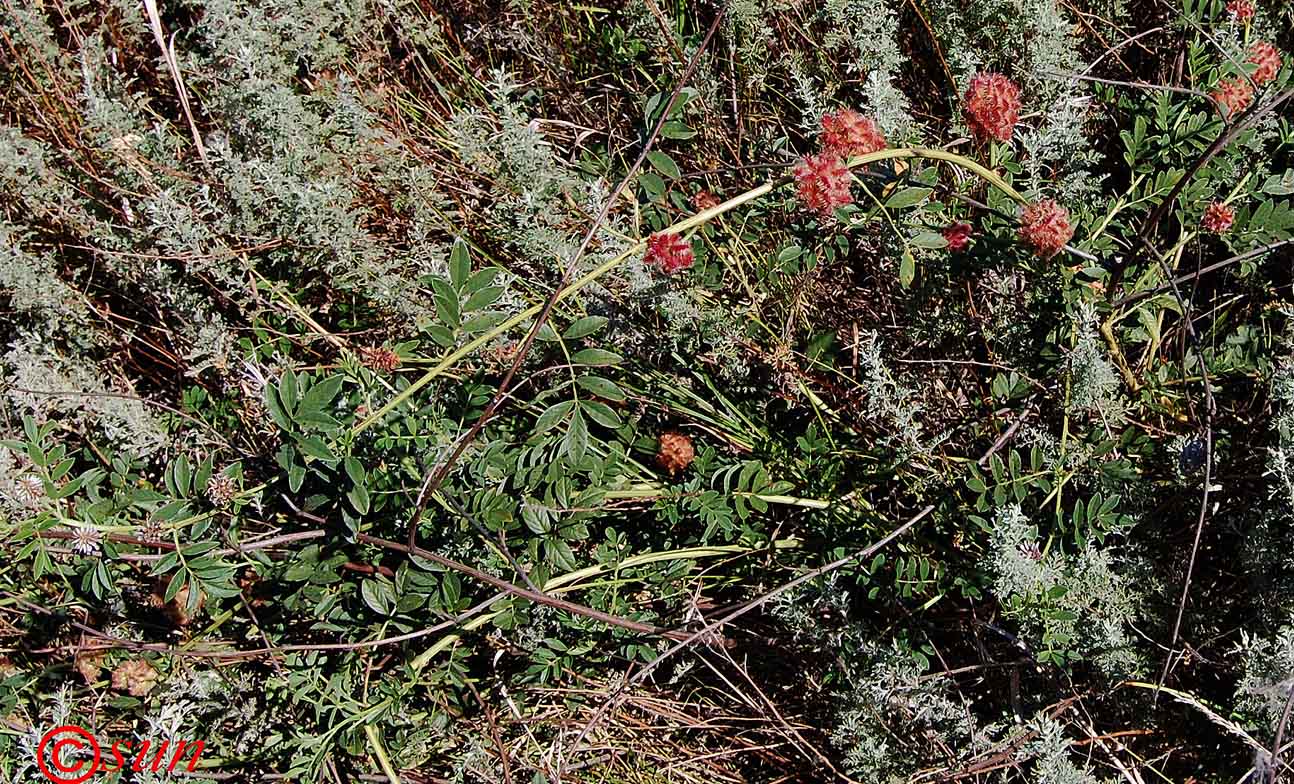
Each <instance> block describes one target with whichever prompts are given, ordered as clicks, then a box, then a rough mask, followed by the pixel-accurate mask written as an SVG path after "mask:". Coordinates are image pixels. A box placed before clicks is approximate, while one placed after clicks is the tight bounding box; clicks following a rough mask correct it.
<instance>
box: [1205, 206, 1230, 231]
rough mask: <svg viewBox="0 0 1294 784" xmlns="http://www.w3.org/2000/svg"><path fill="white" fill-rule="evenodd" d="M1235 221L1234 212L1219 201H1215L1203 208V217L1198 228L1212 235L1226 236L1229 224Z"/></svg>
mask: <svg viewBox="0 0 1294 784" xmlns="http://www.w3.org/2000/svg"><path fill="white" fill-rule="evenodd" d="M1235 219H1236V211H1235V210H1233V209H1231V208H1230V207H1228V206H1227V205H1225V204H1223V203H1222V202H1220V201H1215V202H1213V203H1212V204H1210V205H1209V206H1207V207H1205V208H1204V217H1203V218H1201V219H1200V227H1201V228H1202V229H1204V230H1205V231H1208V232H1212V233H1214V234H1226V233H1227V231H1228V230H1230V229H1231V223H1232V221H1234V220H1235Z"/></svg>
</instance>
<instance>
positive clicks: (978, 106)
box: [964, 73, 1020, 142]
mask: <svg viewBox="0 0 1294 784" xmlns="http://www.w3.org/2000/svg"><path fill="white" fill-rule="evenodd" d="M964 112H965V114H966V124H967V125H968V126H970V130H971V133H972V134H973V135H974V136H975V138H977V139H979V140H980V141H985V140H987V139H997V140H998V141H1000V142H1006V141H1010V140H1011V132H1012V131H1013V130H1015V124H1016V122H1017V121H1018V120H1019V119H1020V88H1019V87H1017V86H1016V85H1015V83H1014V82H1012V81H1011V80H1010V79H1008V78H1006V77H1005V76H1003V75H1002V74H1000V73H981V74H975V76H974V78H972V79H971V83H970V89H968V90H967V91H966V106H965V109H964Z"/></svg>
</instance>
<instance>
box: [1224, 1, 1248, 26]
mask: <svg viewBox="0 0 1294 784" xmlns="http://www.w3.org/2000/svg"><path fill="white" fill-rule="evenodd" d="M1227 13H1229V14H1231V15H1232V16H1234V17H1235V18H1236V19H1238V20H1240V21H1241V22H1248V21H1249V20H1250V19H1253V18H1254V4H1253V3H1251V2H1249V0H1230V2H1228V3H1227Z"/></svg>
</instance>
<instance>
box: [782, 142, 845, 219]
mask: <svg viewBox="0 0 1294 784" xmlns="http://www.w3.org/2000/svg"><path fill="white" fill-rule="evenodd" d="M851 182H852V180H851V178H850V174H849V168H848V167H846V166H845V164H844V161H842V160H840V156H838V155H833V154H831V153H829V152H823V153H820V154H818V155H810V156H808V157H806V158H804V159H802V160H801V161H800V162H799V163H798V164H796V166H795V185H796V188H797V189H798V191H799V194H800V201H802V202H804V203H805V205H806V206H808V207H809V208H810V209H813V210H817V212H818V214H820V215H822V217H824V218H830V217H831V216H832V214H833V213H834V212H835V209H836V208H837V207H843V206H845V205H846V204H852V203H853V201H854V197H853V196H852V195H850V193H849V185H850V183H851Z"/></svg>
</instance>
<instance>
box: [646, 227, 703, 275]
mask: <svg viewBox="0 0 1294 784" xmlns="http://www.w3.org/2000/svg"><path fill="white" fill-rule="evenodd" d="M694 261H696V257H695V256H694V255H693V254H692V243H690V242H688V241H687V240H685V239H683V238H682V237H680V236H679V235H677V234H665V233H656V234H653V235H651V237H650V238H648V240H647V255H646V257H645V258H644V259H643V263H645V264H646V265H647V266H649V267H653V266H658V267H660V269H661V272H664V273H665V274H666V275H673V274H674V273H675V272H678V271H679V270H684V269H687V268H688V267H690V266H692V262H694Z"/></svg>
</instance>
